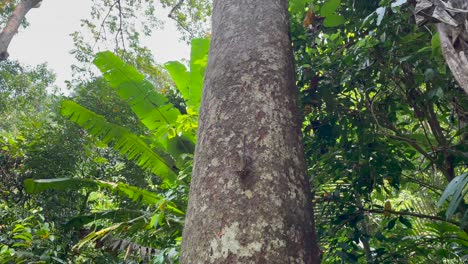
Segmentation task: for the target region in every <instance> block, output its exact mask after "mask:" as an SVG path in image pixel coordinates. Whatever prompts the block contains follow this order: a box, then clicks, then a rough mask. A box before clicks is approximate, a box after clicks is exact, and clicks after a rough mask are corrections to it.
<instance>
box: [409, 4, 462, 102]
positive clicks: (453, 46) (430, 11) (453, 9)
mask: <svg viewBox="0 0 468 264" xmlns="http://www.w3.org/2000/svg"><path fill="white" fill-rule="evenodd" d="M415 14H416V23H417V24H418V25H423V24H425V23H427V22H434V23H438V25H437V31H438V33H439V37H440V45H441V48H442V52H443V54H444V57H445V61H446V62H447V65H448V66H449V68H450V70H451V72H452V74H453V76H454V77H455V80H457V82H458V84H459V85H460V87H461V88H463V90H464V91H465V93H467V94H468V0H448V1H440V0H416V6H415Z"/></svg>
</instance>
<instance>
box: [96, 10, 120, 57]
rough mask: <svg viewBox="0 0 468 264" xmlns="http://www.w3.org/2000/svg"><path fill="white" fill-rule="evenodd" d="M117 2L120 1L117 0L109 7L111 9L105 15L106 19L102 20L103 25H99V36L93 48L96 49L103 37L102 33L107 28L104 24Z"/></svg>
mask: <svg viewBox="0 0 468 264" xmlns="http://www.w3.org/2000/svg"><path fill="white" fill-rule="evenodd" d="M117 2H118V1H115V2H114V3H113V4H112V5H111V6H110V7H109V10H108V11H107V14H106V16H104V19H103V20H102V22H101V26H100V27H99V32H98V35H97V38H96V40H95V42H94V44H93V50H94V47H95V46H96V44H97V42H98V40H99V39H100V38H101V33H102V31H103V30H105V28H104V24H105V23H106V21H107V18H108V17H109V16H110V13H111V12H112V9H113V8H114V7H115V5H117Z"/></svg>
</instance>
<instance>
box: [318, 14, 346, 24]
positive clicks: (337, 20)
mask: <svg viewBox="0 0 468 264" xmlns="http://www.w3.org/2000/svg"><path fill="white" fill-rule="evenodd" d="M345 21H346V20H345V19H344V17H342V16H340V15H335V14H333V15H329V16H327V17H326V18H325V20H324V21H323V25H324V26H325V27H337V26H339V25H342V24H344V22H345Z"/></svg>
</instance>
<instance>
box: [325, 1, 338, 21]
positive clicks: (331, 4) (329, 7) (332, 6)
mask: <svg viewBox="0 0 468 264" xmlns="http://www.w3.org/2000/svg"><path fill="white" fill-rule="evenodd" d="M340 4H341V0H328V1H327V2H325V4H323V5H322V8H321V9H320V15H321V16H323V17H326V18H328V16H330V15H332V14H333V13H335V11H336V10H337V9H338V7H340Z"/></svg>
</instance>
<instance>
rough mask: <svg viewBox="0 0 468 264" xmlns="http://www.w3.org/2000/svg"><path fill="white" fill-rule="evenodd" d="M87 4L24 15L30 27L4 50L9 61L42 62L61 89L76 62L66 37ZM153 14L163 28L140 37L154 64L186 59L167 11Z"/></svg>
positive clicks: (58, 3)
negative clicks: (156, 15) (162, 24)
mask: <svg viewBox="0 0 468 264" xmlns="http://www.w3.org/2000/svg"><path fill="white" fill-rule="evenodd" d="M91 4H92V3H91V1H90V0H79V1H77V0H45V1H43V3H42V5H41V7H40V8H35V9H32V10H31V11H30V12H29V13H28V14H27V16H26V18H27V20H28V21H29V23H30V25H29V26H28V27H27V28H26V29H21V30H20V32H19V34H17V35H16V36H15V37H14V38H13V40H12V42H11V44H10V47H9V49H8V53H9V54H10V57H9V59H12V60H18V61H20V62H21V63H24V64H26V65H37V64H41V63H44V62H46V63H47V64H48V66H49V68H50V69H52V70H53V71H54V72H55V73H56V74H57V80H56V82H55V84H56V85H57V86H58V87H59V88H61V89H64V88H65V84H64V82H65V80H70V79H71V78H72V75H71V67H70V66H71V65H72V64H73V63H75V62H76V60H75V58H74V57H73V55H71V54H70V51H71V50H72V49H73V41H72V37H71V36H70V34H71V33H72V32H74V31H79V30H80V25H81V21H80V20H81V19H84V18H88V17H89V14H90V12H91ZM157 13H158V17H159V18H160V19H161V20H163V22H164V27H163V28H162V29H157V30H154V31H153V34H152V36H151V37H143V36H142V40H141V43H142V45H145V46H147V47H148V48H150V49H151V51H152V52H153V55H154V56H155V58H154V59H155V61H156V62H158V63H164V62H167V61H171V60H181V59H188V58H189V57H190V47H189V46H188V45H187V44H185V43H183V42H181V41H179V37H180V34H179V32H178V31H177V29H176V24H175V22H174V21H173V20H171V19H169V18H167V15H168V13H169V10H163V9H160V10H159V11H158V12H157ZM91 44H92V42H91Z"/></svg>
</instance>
